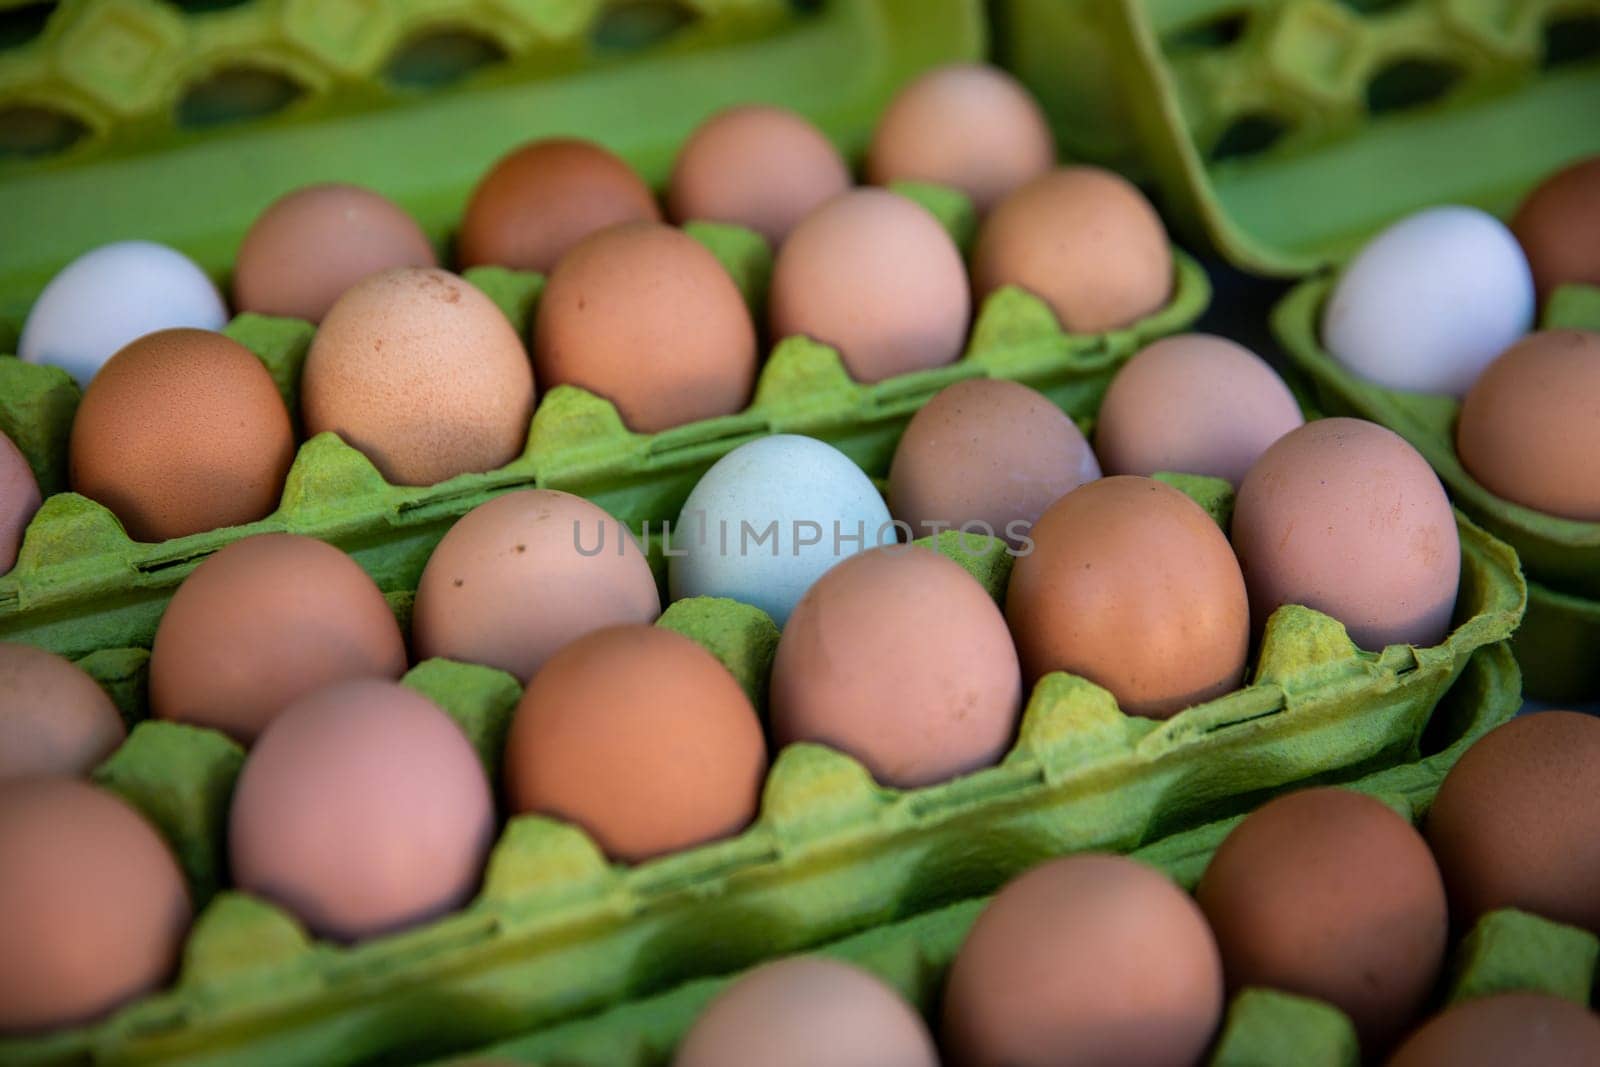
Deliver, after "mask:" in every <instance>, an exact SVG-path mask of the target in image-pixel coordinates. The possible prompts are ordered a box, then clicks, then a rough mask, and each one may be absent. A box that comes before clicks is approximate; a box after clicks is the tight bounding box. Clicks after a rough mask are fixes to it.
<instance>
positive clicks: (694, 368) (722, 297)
mask: <svg viewBox="0 0 1600 1067" xmlns="http://www.w3.org/2000/svg"><path fill="white" fill-rule="evenodd" d="M533 358H534V363H535V365H536V366H537V368H538V372H539V380H540V381H541V382H543V383H544V384H545V387H546V388H550V387H552V386H556V385H576V386H581V387H582V388H584V389H587V390H588V391H589V392H591V393H595V394H597V395H599V396H602V397H605V398H606V399H607V400H609V401H611V402H612V403H613V404H615V405H616V406H617V411H618V413H619V414H620V415H621V416H622V421H623V422H625V423H626V424H627V425H628V427H629V428H630V429H632V430H634V431H636V432H638V433H656V432H657V431H659V430H665V429H668V428H669V427H673V426H681V425H683V424H684V423H687V422H695V421H697V420H699V419H709V418H714V417H715V416H718V415H731V414H733V413H734V412H736V411H741V410H743V408H744V407H745V405H746V404H748V403H749V402H750V391H751V389H752V388H754V386H755V380H756V330H755V324H754V323H753V322H752V321H751V319H750V309H749V308H748V307H746V306H745V302H744V297H743V296H741V295H740V293H739V287H738V286H737V285H735V284H734V281H733V278H732V277H731V276H730V275H729V274H728V272H727V271H726V270H725V269H723V266H722V264H721V263H719V262H718V261H717V257H716V256H713V255H712V254H711V253H710V252H709V251H708V250H707V249H706V248H705V246H704V245H702V244H700V242H698V241H696V240H695V239H694V238H692V237H690V236H688V235H687V234H685V233H683V232H682V231H681V230H675V229H673V228H671V227H670V226H662V225H659V224H657V223H649V222H640V223H633V224H630V225H626V226H614V227H612V228H610V229H607V230H603V231H601V232H600V233H597V234H594V235H593V236H591V237H588V238H586V239H585V240H583V241H582V242H580V243H579V244H578V245H577V246H576V247H574V248H573V249H572V250H571V251H570V252H568V253H567V254H566V255H565V256H563V257H562V259H561V262H560V263H559V264H557V265H556V269H555V271H554V272H553V273H552V274H551V275H550V281H549V284H548V285H546V286H545V289H544V295H543V296H541V297H540V298H539V312H538V315H537V317H536V318H535V320H534V333H533Z"/></svg>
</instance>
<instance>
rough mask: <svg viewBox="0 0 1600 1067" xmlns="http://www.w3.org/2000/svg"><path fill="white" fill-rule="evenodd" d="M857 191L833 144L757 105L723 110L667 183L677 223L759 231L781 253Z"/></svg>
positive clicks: (789, 114)
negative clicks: (825, 206) (824, 211)
mask: <svg viewBox="0 0 1600 1067" xmlns="http://www.w3.org/2000/svg"><path fill="white" fill-rule="evenodd" d="M848 188H850V171H849V169H848V168H847V167H846V166H845V165H844V159H843V158H842V157H841V156H840V155H839V150H838V149H837V148H835V147H833V143H832V142H831V141H829V140H828V139H827V138H826V137H824V136H823V135H822V131H821V130H819V129H817V128H816V127H815V126H813V125H811V123H809V122H807V121H806V120H805V119H804V118H802V117H800V116H799V115H797V114H795V113H794V112H793V111H787V110H785V109H783V108H780V107H766V106H762V105H758V104H750V105H746V106H743V107H733V108H729V109H727V110H726V111H719V112H717V113H716V114H715V115H713V116H711V117H710V118H709V119H707V120H706V121H705V122H703V123H701V124H700V126H699V127H698V128H697V129H696V130H695V132H694V133H693V134H692V135H691V136H690V137H689V140H688V141H686V142H684V146H683V149H682V151H680V152H679V153H678V160H677V163H676V164H674V166H673V168H672V177H671V179H670V180H669V181H668V183H667V211H668V213H669V214H670V215H671V216H672V219H673V221H675V222H680V223H681V222H688V221H689V220H691V219H709V220H712V221H714V222H732V223H737V224H739V225H740V226H746V227H749V228H750V229H752V230H755V231H756V232H757V233H759V234H761V236H763V237H765V238H766V239H767V241H768V242H769V243H770V244H771V245H772V246H773V247H774V248H776V247H778V245H780V244H782V243H783V239H784V238H785V237H787V236H788V234H789V231H790V230H792V229H794V227H795V224H796V223H798V222H799V221H800V220H801V219H803V218H804V217H805V216H806V215H808V214H810V213H811V211H812V210H813V209H815V208H816V207H817V206H818V205H819V204H821V203H822V202H823V201H825V200H827V199H828V198H829V197H832V196H836V195H837V194H839V193H842V192H844V191H845V190H846V189H848Z"/></svg>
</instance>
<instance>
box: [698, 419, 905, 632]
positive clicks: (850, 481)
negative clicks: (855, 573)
mask: <svg viewBox="0 0 1600 1067" xmlns="http://www.w3.org/2000/svg"><path fill="white" fill-rule="evenodd" d="M895 541H896V531H895V529H894V527H893V526H892V525H891V520H890V518H889V509H888V507H886V506H885V505H884V502H883V497H882V496H880V495H879V493H878V490H877V489H876V488H874V486H873V484H872V481H871V479H869V478H868V477H867V476H866V475H865V474H863V473H862V472H861V468H860V467H857V466H856V465H855V463H853V462H852V461H851V460H850V458H849V457H848V456H846V455H845V454H844V453H843V452H840V451H839V450H838V449H836V448H834V447H833V446H832V445H829V444H826V443H824V442H822V441H818V440H815V439H814V438H810V437H801V436H799V435H797V434H775V435H773V436H771V437H764V438H761V439H759V440H755V441H750V442H748V443H746V444H742V445H740V446H739V447H738V448H735V449H734V450H733V451H731V452H729V453H728V454H727V455H725V456H723V457H722V458H721V459H719V460H717V462H716V463H714V464H712V466H711V469H710V470H708V471H706V472H705V474H703V475H701V477H700V480H699V481H698V482H696V483H695V487H694V488H693V489H692V490H690V492H689V496H688V498H687V499H685V500H684V503H683V510H682V511H680V512H679V513H678V521H677V523H675V524H674V526H673V530H672V548H671V558H670V559H669V560H668V572H667V573H668V579H669V587H670V590H671V594H672V599H673V600H681V599H683V598H684V597H689V596H723V597H731V598H732V599H734V600H739V601H743V602H744V603H746V604H753V605H754V606H756V607H758V608H760V609H761V610H762V611H764V612H766V613H767V614H768V615H770V616H772V621H773V622H775V623H777V624H778V626H779V627H780V628H781V627H782V626H783V624H784V623H785V622H786V621H787V620H788V618H789V613H790V612H792V611H793V610H794V606H795V604H797V603H798V602H799V600H800V597H801V596H803V595H804V594H805V591H806V590H807V589H809V588H811V585H812V583H813V582H815V581H816V580H817V579H818V578H820V577H822V574H823V572H824V571H826V570H827V569H828V568H829V567H832V566H833V565H834V564H835V563H837V562H839V561H840V560H841V559H844V558H845V557H847V556H850V555H854V554H855V553H857V552H861V551H864V550H866V549H868V548H872V547H874V546H876V545H879V544H893V543H895Z"/></svg>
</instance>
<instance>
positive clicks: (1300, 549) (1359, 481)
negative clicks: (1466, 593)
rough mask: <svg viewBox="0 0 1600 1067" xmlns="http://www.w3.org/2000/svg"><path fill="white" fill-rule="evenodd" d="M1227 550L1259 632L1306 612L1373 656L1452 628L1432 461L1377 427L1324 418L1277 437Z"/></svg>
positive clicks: (1447, 547)
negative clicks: (1294, 609) (1276, 615)
mask: <svg viewBox="0 0 1600 1067" xmlns="http://www.w3.org/2000/svg"><path fill="white" fill-rule="evenodd" d="M1233 547H1234V551H1235V552H1237V553H1238V555H1239V563H1240V566H1241V567H1243V569H1244V577H1245V584H1246V585H1248V586H1249V588H1250V612H1251V614H1252V615H1253V616H1254V617H1255V619H1256V622H1257V624H1258V625H1265V623H1266V621H1267V618H1268V617H1269V616H1270V615H1271V614H1272V613H1273V612H1274V611H1276V610H1277V609H1278V608H1279V607H1280V606H1281V605H1283V604H1303V605H1305V606H1306V607H1310V608H1315V609H1316V610H1318V611H1321V612H1324V613H1326V614H1328V615H1331V616H1333V617H1334V618H1335V619H1337V620H1339V621H1340V622H1342V623H1343V624H1344V626H1345V629H1346V630H1348V631H1349V633H1350V639H1351V640H1352V641H1354V642H1355V643H1356V644H1357V645H1359V646H1360V647H1362V648H1365V649H1369V650H1372V651H1377V650H1379V649H1381V648H1383V647H1385V646H1386V645H1392V644H1410V645H1417V646H1419V647H1420V646H1427V645H1436V644H1438V643H1439V642H1440V641H1441V640H1443V639H1444V636H1445V634H1446V633H1447V632H1448V631H1449V628H1450V617H1451V613H1452V612H1453V611H1454V610H1455V603H1456V590H1457V587H1458V585H1459V583H1460V580H1461V542H1460V540H1459V537H1458V535H1457V533H1456V523H1455V515H1454V513H1453V512H1452V511H1451V509H1450V501H1449V499H1448V498H1447V497H1446V496H1445V492H1444V487H1443V486H1442V485H1440V484H1439V478H1438V476H1437V475H1436V474H1434V473H1433V469H1432V468H1431V467H1429V466H1428V463H1427V461H1426V460H1424V459H1423V458H1422V456H1421V455H1419V454H1418V453H1417V450H1416V449H1414V448H1412V447H1411V446H1410V445H1409V444H1407V443H1406V442H1405V440H1404V439H1403V438H1401V437H1400V436H1399V435H1398V434H1396V433H1394V432H1393V431H1390V430H1386V429H1384V428H1383V427H1382V426H1378V425H1376V424H1374V423H1370V422H1365V421H1363V420H1361V419H1320V420H1318V421H1315V422H1309V423H1307V424H1306V425H1304V426H1302V427H1301V428H1299V429H1298V430H1291V431H1290V432H1289V433H1287V434H1285V435H1284V436H1283V437H1281V438H1279V439H1278V441H1277V442H1276V443H1274V444H1273V445H1272V447H1270V448H1268V449H1267V451H1266V452H1265V453H1263V454H1262V456H1261V458H1260V459H1259V460H1257V461H1256V465H1255V466H1254V467H1251V468H1250V473H1249V474H1247V475H1245V479H1244V481H1243V482H1242V483H1240V485H1239V494H1238V496H1237V498H1236V499H1235V501H1234V509H1233Z"/></svg>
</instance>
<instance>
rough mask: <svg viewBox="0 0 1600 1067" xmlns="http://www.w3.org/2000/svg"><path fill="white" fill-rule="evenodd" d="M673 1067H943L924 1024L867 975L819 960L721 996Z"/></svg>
mask: <svg viewBox="0 0 1600 1067" xmlns="http://www.w3.org/2000/svg"><path fill="white" fill-rule="evenodd" d="M672 1062H673V1065H674V1067H749V1065H750V1064H761V1065H762V1067H817V1065H819V1064H827V1065H828V1067H886V1065H892V1067H938V1065H939V1055H938V1052H937V1051H936V1050H935V1049H934V1047H933V1038H932V1037H931V1036H929V1034H928V1028H927V1026H926V1024H924V1023H923V1021H922V1018H921V1016H919V1015H918V1014H917V1013H916V1012H915V1011H913V1010H912V1008H911V1005H909V1004H907V1003H906V1002H905V999H904V998H903V997H901V996H900V994H899V993H897V992H895V991H894V990H893V989H892V988H890V987H889V986H887V985H885V984H884V982H883V981H882V979H880V978H878V977H877V976H876V975H874V974H872V973H871V972H869V971H864V970H862V969H861V968H859V967H855V966H852V965H850V964H848V963H843V962H840V961H838V960H831V959H825V958H823V957H820V956H796V957H792V958H790V959H783V960H778V961H776V962H773V963H768V964H765V965H763V966H761V967H757V968H756V969H755V970H753V971H750V972H749V973H747V974H744V975H742V976H740V977H739V978H738V979H736V980H735V981H733V982H732V983H730V984H729V985H728V987H727V988H726V989H724V990H723V991H722V992H721V993H718V994H717V996H716V998H715V999H714V1000H712V1002H711V1003H710V1004H709V1005H707V1006H706V1009H705V1010H704V1011H703V1012H701V1014H700V1017H699V1018H698V1019H696V1020H695V1023H694V1025H693V1026H692V1027H690V1029H689V1032H688V1034H686V1035H685V1036H684V1039H683V1042H682V1044H680V1045H679V1046H678V1052H677V1055H676V1056H674V1057H673V1060H672Z"/></svg>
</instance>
